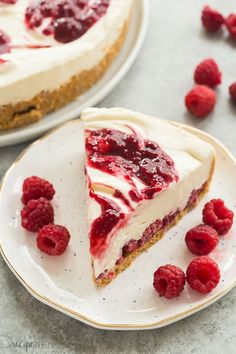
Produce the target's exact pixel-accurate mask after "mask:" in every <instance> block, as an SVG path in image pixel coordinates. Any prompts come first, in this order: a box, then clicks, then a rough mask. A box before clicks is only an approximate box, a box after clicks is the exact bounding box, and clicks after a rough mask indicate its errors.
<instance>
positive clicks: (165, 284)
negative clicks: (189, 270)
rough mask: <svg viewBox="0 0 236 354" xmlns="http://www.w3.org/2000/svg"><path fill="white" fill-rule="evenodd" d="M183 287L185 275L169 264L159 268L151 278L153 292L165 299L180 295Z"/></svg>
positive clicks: (179, 269)
mask: <svg viewBox="0 0 236 354" xmlns="http://www.w3.org/2000/svg"><path fill="white" fill-rule="evenodd" d="M184 285H185V274H184V272H183V271H182V269H181V268H179V267H176V266H174V265H171V264H166V265H165V266H161V267H159V268H158V269H157V270H156V271H155V273H154V278H153V286H154V288H155V290H156V291H157V292H158V294H160V296H164V297H165V298H166V299H173V298H175V297H177V296H179V295H180V293H181V292H182V290H183V289H184Z"/></svg>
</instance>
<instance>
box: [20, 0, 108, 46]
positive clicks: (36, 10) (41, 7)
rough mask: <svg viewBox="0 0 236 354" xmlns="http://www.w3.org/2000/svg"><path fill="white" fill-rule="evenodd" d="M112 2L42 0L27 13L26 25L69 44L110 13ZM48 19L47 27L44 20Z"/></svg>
mask: <svg viewBox="0 0 236 354" xmlns="http://www.w3.org/2000/svg"><path fill="white" fill-rule="evenodd" d="M109 4H110V0H96V1H95V0H92V1H91V0H90V1H89V0H59V1H58V0H50V1H45V0H39V1H32V0H31V1H30V3H29V6H28V7H27V9H26V12H25V24H26V26H27V28H29V29H31V30H33V29H36V28H38V27H41V26H42V27H41V28H40V31H41V32H42V33H43V34H44V35H46V36H49V35H53V36H54V38H55V40H57V41H58V42H60V43H69V42H72V41H74V40H76V39H78V38H80V37H81V36H82V35H83V34H85V33H86V32H87V31H88V29H89V28H90V27H92V26H93V25H94V24H95V23H96V22H97V21H98V20H99V19H100V18H101V17H102V16H104V15H105V13H106V12H107V9H108V6H109ZM45 18H46V19H48V20H49V22H48V23H47V26H46V27H45V25H44V20H45Z"/></svg>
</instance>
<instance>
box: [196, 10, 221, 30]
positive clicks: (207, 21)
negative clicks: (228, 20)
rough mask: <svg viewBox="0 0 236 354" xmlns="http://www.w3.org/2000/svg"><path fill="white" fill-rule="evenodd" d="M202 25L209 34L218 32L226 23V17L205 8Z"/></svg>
mask: <svg viewBox="0 0 236 354" xmlns="http://www.w3.org/2000/svg"><path fill="white" fill-rule="evenodd" d="M201 19H202V24H203V26H204V27H205V29H206V30H207V31H209V32H217V31H218V30H219V29H220V28H221V27H222V25H223V23H224V21H225V20H224V17H223V16H222V15H221V13H220V12H218V11H216V10H214V9H212V8H211V7H210V6H205V7H204V8H203V10H202V17H201Z"/></svg>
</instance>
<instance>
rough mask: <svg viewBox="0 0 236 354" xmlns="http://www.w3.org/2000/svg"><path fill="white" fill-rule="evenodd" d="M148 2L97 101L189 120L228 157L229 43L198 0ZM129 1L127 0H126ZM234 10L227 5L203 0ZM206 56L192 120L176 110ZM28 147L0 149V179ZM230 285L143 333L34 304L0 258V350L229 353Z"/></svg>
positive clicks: (231, 133) (232, 333) (235, 142)
mask: <svg viewBox="0 0 236 354" xmlns="http://www.w3.org/2000/svg"><path fill="white" fill-rule="evenodd" d="M146 1H150V5H151V13H150V26H149V30H148V34H147V38H146V42H145V44H144V46H143V48H142V51H141V53H140V56H139V58H138V60H137V61H136V63H135V64H134V65H133V67H132V69H131V70H130V72H129V73H128V75H127V76H126V78H125V79H124V80H123V81H122V82H121V83H120V84H119V86H118V87H117V88H116V89H115V90H114V91H113V92H112V93H111V94H110V95H109V96H108V97H107V98H106V99H105V100H104V101H103V102H101V104H100V106H124V107H128V108H131V109H135V110H140V111H143V112H146V113H149V114H153V115H156V116H159V117H161V118H163V119H172V120H177V121H180V122H184V123H187V124H192V125H194V126H196V127H198V128H200V129H203V130H205V131H207V132H209V133H211V134H213V135H214V136H215V137H217V138H219V139H220V140H221V141H222V142H223V143H224V144H225V145H226V146H227V147H228V148H229V149H230V150H231V152H232V153H233V154H234V155H235V156H236V134H235V127H236V116H235V113H236V108H235V107H233V106H232V105H231V104H230V102H229V100H228V92H227V87H228V85H229V84H230V82H232V81H234V80H235V81H236V66H235V47H236V42H235V43H233V42H232V41H230V40H229V39H228V38H227V35H226V33H225V32H224V33H220V34H219V35H216V36H209V35H206V34H205V33H204V31H203V30H202V28H201V25H200V23H199V17H200V11H201V8H202V7H203V5H205V1H204V0H197V1H196V0H179V1H174V0H165V1H162V0H146ZM134 2H135V0H134ZM208 3H209V4H211V5H212V6H215V7H217V8H218V9H220V10H222V11H224V13H225V14H227V13H229V12H233V11H235V12H236V6H235V4H233V2H230V1H228V2H226V1H223V0H218V1H217V0H209V1H208ZM207 57H214V58H215V59H216V60H217V61H218V63H219V65H220V67H221V69H222V71H223V85H221V87H220V88H219V89H218V90H217V94H218V103H217V107H216V109H215V112H214V114H212V115H211V116H210V117H208V118H207V119H205V120H202V121H199V120H196V119H194V118H192V117H190V116H189V115H188V114H187V113H186V112H185V108H184V104H183V101H184V96H185V94H186V92H187V91H188V90H189V89H190V88H191V87H192V85H193V81H192V73H193V69H194V67H195V65H196V64H197V63H198V62H199V61H201V60H202V59H204V58H207ZM27 145H28V144H27V143H26V144H21V145H17V146H12V147H7V148H2V149H0V176H2V175H3V173H4V172H5V171H6V169H7V168H8V167H9V166H10V165H11V163H12V162H13V161H14V159H15V158H16V156H17V155H18V154H19V153H20V152H21V151H22V150H23V149H24V148H25V147H26V146H27ZM235 323H236V289H234V290H232V291H231V292H230V293H229V294H228V295H226V296H225V297H224V298H223V299H221V300H220V301H218V302H217V303H215V304H214V305H212V306H211V307H209V308H208V309H206V310H204V311H201V312H200V313H198V314H196V315H194V316H191V317H189V318H187V319H185V320H182V321H180V322H178V323H175V324H173V325H170V326H168V327H165V328H162V329H159V330H150V331H144V332H137V331H134V332H115V331H112V332H106V331H103V330H96V329H93V328H90V327H88V326H86V325H83V324H81V323H80V322H78V321H76V320H73V319H71V318H69V317H67V316H65V315H63V314H61V313H59V312H57V311H55V310H53V309H51V308H49V307H47V306H45V305H43V304H41V303H40V302H38V301H36V300H35V299H34V298H32V296H31V295H30V294H29V293H28V292H27V291H26V290H25V289H24V288H23V286H22V285H21V284H20V283H19V281H18V280H17V279H16V278H15V276H14V275H13V274H12V273H11V271H10V270H9V269H8V268H7V266H6V265H5V263H4V261H3V260H2V259H1V258H0V353H3V354H5V353H6V354H8V353H24V352H26V351H28V352H29V353H45V354H50V353H65V354H66V353H101V354H103V353H127V354H128V353H129V354H133V353H175V354H182V353H204V354H205V353H209V354H211V353H222V352H225V353H227V354H230V353H236V325H235Z"/></svg>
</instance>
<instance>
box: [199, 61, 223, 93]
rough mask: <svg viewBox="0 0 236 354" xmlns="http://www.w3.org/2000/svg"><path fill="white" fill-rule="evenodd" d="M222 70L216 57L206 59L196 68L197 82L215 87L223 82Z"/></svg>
mask: <svg viewBox="0 0 236 354" xmlns="http://www.w3.org/2000/svg"><path fill="white" fill-rule="evenodd" d="M221 76H222V74H221V72H220V70H219V67H218V65H217V64H216V62H215V60H214V59H205V60H203V61H202V62H201V63H200V64H198V66H197V67H196V69H195V72H194V80H195V82H196V84H199V85H206V86H210V87H214V86H216V85H219V84H220V83H221Z"/></svg>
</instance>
